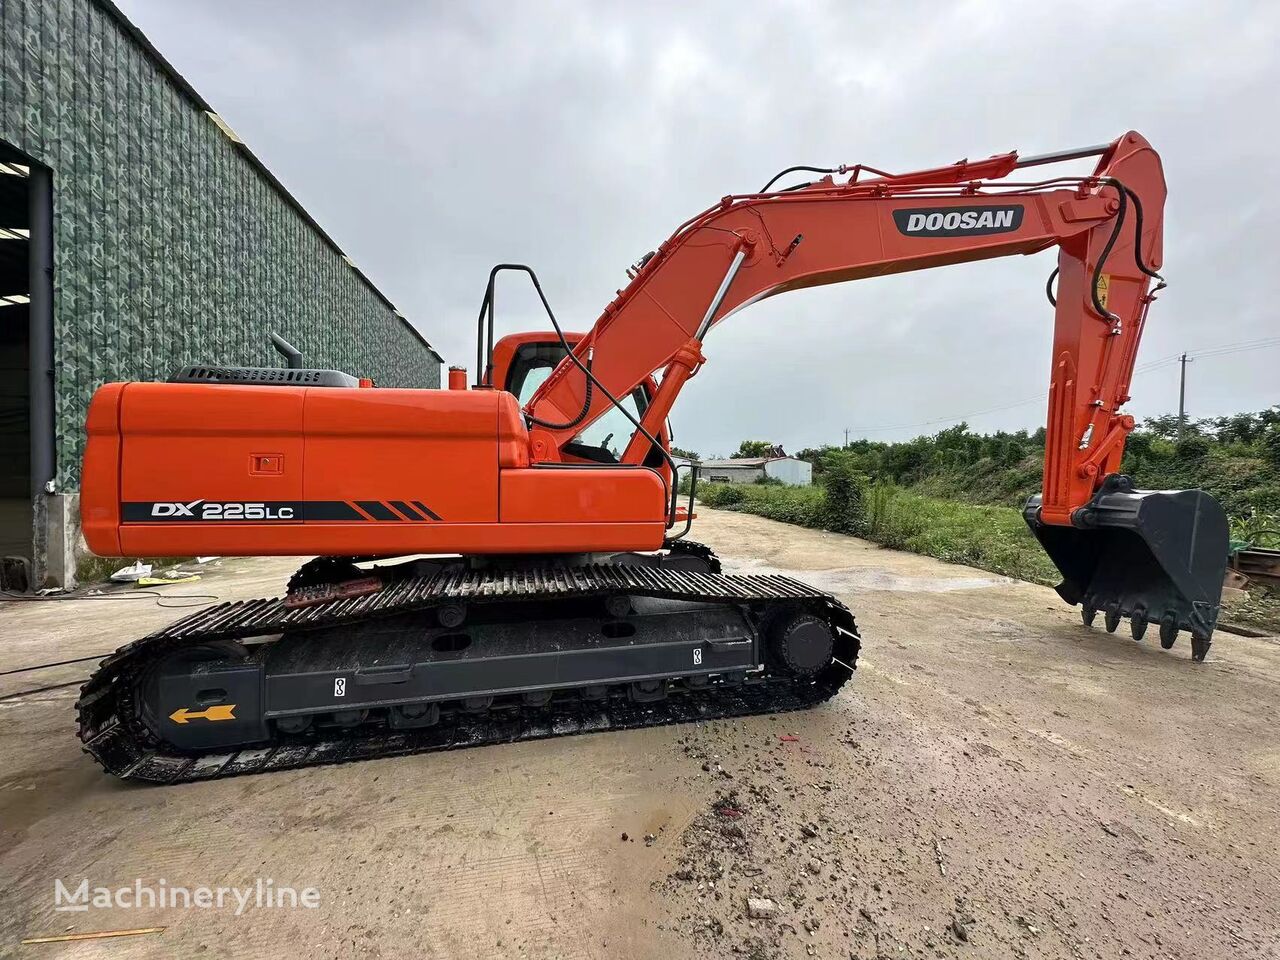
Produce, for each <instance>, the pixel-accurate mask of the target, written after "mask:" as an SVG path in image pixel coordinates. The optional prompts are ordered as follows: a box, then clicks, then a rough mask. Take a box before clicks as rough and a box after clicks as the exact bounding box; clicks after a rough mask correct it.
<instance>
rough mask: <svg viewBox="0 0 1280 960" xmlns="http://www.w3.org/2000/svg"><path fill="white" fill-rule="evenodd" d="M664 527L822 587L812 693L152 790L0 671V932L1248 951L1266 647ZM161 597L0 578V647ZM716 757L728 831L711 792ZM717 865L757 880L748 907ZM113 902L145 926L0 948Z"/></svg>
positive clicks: (477, 945) (337, 947)
mask: <svg viewBox="0 0 1280 960" xmlns="http://www.w3.org/2000/svg"><path fill="white" fill-rule="evenodd" d="M696 533H697V535H698V537H699V538H700V539H703V540H705V541H706V542H709V543H710V544H711V545H712V546H714V547H715V548H716V549H717V550H718V551H719V552H720V553H721V554H722V555H723V556H725V557H727V558H729V567H730V569H741V570H760V569H764V568H777V569H780V570H785V571H787V572H790V573H793V574H795V575H798V576H802V577H805V576H807V577H809V578H810V579H813V580H814V581H815V582H817V583H819V584H821V585H823V586H825V587H827V588H829V589H833V590H835V591H836V592H837V593H838V594H839V595H840V596H841V598H842V599H843V600H844V601H845V602H847V603H848V604H849V605H850V606H851V607H852V608H853V609H854V611H855V612H856V613H857V615H858V617H859V622H860V625H861V626H862V628H863V631H864V635H865V641H866V648H865V655H864V659H863V661H862V663H861V664H860V669H859V671H858V675H857V676H856V677H855V679H854V681H853V682H852V683H851V684H850V685H849V687H847V688H846V690H845V691H843V692H842V693H841V694H840V695H839V696H838V697H837V699H836V700H835V701H833V702H832V703H831V704H829V705H827V706H825V707H823V708H821V709H818V710H814V711H810V712H808V713H805V714H798V715H789V716H785V717H760V718H752V719H749V720H746V721H741V722H734V723H717V724H709V725H691V726H685V727H677V728H663V729H656V730H647V731H635V732H628V733H621V734H606V735H598V736H584V737H573V738H567V739H562V740H556V741H544V742H538V743H527V744H518V745H511V746H504V747H497V748H486V749H481V750H472V751H461V752H455V753H448V754H437V755H431V756H421V757H410V758H397V759H389V760H385V761H373V762H366V763H357V764H352V765H347V766H341V767H329V768H320V769H313V770H308V771H294V772H287V773H280V774H271V775H264V776H258V777H251V778H242V779H235V780H228V781H222V782H217V783H207V784H195V785H189V786H184V787H178V788H148V787H131V786H128V785H123V784H119V783H117V782H115V781H113V780H111V779H109V778H107V777H106V776H104V775H103V774H101V773H100V772H99V771H98V769H97V768H96V766H95V765H94V764H93V763H92V762H91V761H90V760H89V759H88V758H87V757H84V756H83V755H82V754H81V753H80V751H79V744H78V742H77V741H76V740H75V737H74V727H73V718H72V714H71V706H72V703H73V701H74V698H75V688H74V687H70V688H65V689H61V690H51V691H47V692H44V693H39V694H33V695H28V696H19V697H16V698H10V699H3V700H0V956H4V957H7V956H19V957H26V956H31V957H35V956H39V957H98V956H103V957H105V956H110V957H113V958H120V957H172V956H177V955H184V956H189V955H198V954H200V953H206V954H208V955H210V956H219V957H221V956H226V957H278V956H295V955H309V956H317V957H350V956H374V957H377V956H384V955H385V956H393V955H394V956H404V955H408V956H420V957H450V958H453V957H462V958H469V957H475V958H493V957H654V956H671V957H683V956H691V955H697V956H706V957H724V956H729V955H732V954H733V953H734V952H735V951H737V952H739V953H741V954H743V955H748V956H756V957H773V956H778V957H793V956H794V957H808V956H823V957H837V956H839V957H845V956H854V957H874V956H877V955H879V956H888V957H901V956H916V957H919V956H935V955H940V956H953V955H954V956H972V957H976V956H981V957H984V958H985V957H1005V956H1009V957H1022V956H1034V957H1063V958H1075V957H1119V956H1122V955H1133V956H1142V957H1166V956H1172V957H1187V958H1190V957H1207V956H1214V957H1218V956H1223V957H1225V956H1242V957H1243V956H1249V957H1254V956H1256V957H1265V956H1274V955H1280V952H1278V951H1280V947H1278V944H1280V932H1278V931H1280V908H1278V907H1277V903H1280V896H1277V895H1278V894H1280V879H1278V878H1280V854H1278V853H1277V850H1276V844H1275V842H1274V838H1275V837H1276V836H1277V828H1278V827H1280V810H1278V809H1277V805H1276V803H1275V799H1274V798H1275V796H1276V791H1277V788H1280V735H1277V733H1276V729H1275V711H1276V705H1277V700H1278V690H1280V687H1278V681H1280V645H1277V644H1276V643H1274V642H1272V641H1270V640H1267V639H1249V640H1246V639H1243V638H1236V637H1228V636H1223V637H1222V638H1221V639H1220V641H1219V642H1218V643H1216V644H1215V646H1214V649H1213V651H1212V653H1211V655H1210V659H1209V661H1208V662H1207V663H1206V664H1204V665H1202V666H1196V665H1193V664H1192V663H1191V662H1190V661H1189V659H1188V651H1187V649H1186V644H1185V641H1184V643H1183V644H1182V645H1181V647H1180V648H1179V649H1176V650H1175V651H1173V652H1172V653H1165V652H1163V651H1161V650H1160V649H1159V647H1158V645H1156V644H1153V643H1150V642H1148V643H1144V644H1135V643H1133V642H1132V641H1131V640H1129V639H1127V638H1123V637H1121V636H1118V635H1117V636H1108V635H1107V634H1105V633H1104V632H1102V631H1101V630H1096V631H1086V630H1084V629H1083V628H1081V627H1080V626H1079V623H1078V620H1077V619H1076V617H1075V614H1074V613H1073V611H1071V610H1069V609H1068V608H1065V607H1063V606H1062V605H1061V603H1060V602H1059V601H1058V600H1057V599H1056V597H1055V596H1054V595H1053V593H1052V592H1051V591H1049V590H1047V589H1044V588H1040V587H1036V586H1033V585H1028V584H1022V583H1012V582H1008V581H1005V580H1003V579H1002V578H997V577H992V576H990V575H988V574H985V573H983V572H981V571H975V570H971V569H968V568H964V567H955V566H949V565H946V564H941V563H938V562H936V561H932V560H929V559H926V558H922V557H916V556H911V555H907V554H898V553H894V552H891V551H886V550H882V549H879V548H877V547H875V546H873V545H870V544H866V543H864V542H862V541H858V540H855V539H853V538H849V537H841V536H838V535H834V534H824V533H821V532H818V531H809V530H800V529H797V528H794V527H788V526H784V525H781V524H776V523H773V522H771V521H767V520H763V519H759V518H754V517H746V516H739V515H736V514H731V513H723V512H716V511H705V512H704V515H703V518H702V519H700V520H699V522H698V528H697V531H696ZM295 566H296V561H295V560H289V559H253V560H227V561H220V563H219V565H218V566H217V567H214V568H213V569H211V570H210V571H209V573H208V574H207V575H206V577H205V579H204V580H202V581H201V582H200V583H198V584H192V585H183V586H180V587H171V588H164V589H165V591H166V596H167V597H171V598H173V599H169V600H166V601H164V602H165V603H168V604H177V603H183V602H196V600H195V599H191V600H185V601H184V600H180V599H177V596H176V595H179V594H180V595H183V596H190V595H196V594H206V593H207V594H215V595H217V596H218V597H219V598H229V597H249V596H260V595H264V594H265V595H269V594H274V593H278V592H279V590H280V587H281V585H282V583H283V580H284V578H285V577H286V576H287V575H288V573H289V572H290V571H291V570H292V569H293V568H294V567H295ZM180 614H181V611H179V610H174V609H166V608H161V607H159V606H157V605H156V603H155V602H154V598H149V599H139V600H123V601H105V600H99V601H93V600H90V601H73V602H62V601H59V602H52V603H0V638H2V640H0V671H2V670H5V669H11V668H14V667H17V666H21V665H25V664H29V663H35V662H43V661H48V660H55V659H65V658H69V657H74V656H78V655H88V654H91V653H95V652H98V651H103V650H107V649H110V648H113V647H115V646H116V645H118V644H120V643H123V642H126V641H128V640H129V639H132V638H133V637H135V636H138V635H140V634H143V633H146V632H147V631H149V630H151V629H154V628H155V627H157V626H159V625H161V624H163V623H166V622H168V621H170V620H172V619H174V618H175V617H176V616H178V615H180ZM83 672H84V671H83V670H82V669H81V668H79V667H76V666H71V667H66V668H57V669H54V670H50V671H47V672H44V673H42V674H40V675H38V678H37V677H35V676H27V675H21V676H18V677H13V676H9V677H0V696H5V695H8V694H13V693H17V692H20V691H22V690H24V689H30V688H31V687H35V686H43V685H46V684H52V683H57V682H61V681H70V680H73V679H75V678H76V677H78V676H82V675H83ZM781 734H787V735H794V736H795V737H796V738H797V739H795V740H790V739H788V740H783V739H781V736H780V735H781ZM704 765H705V767H706V769H704ZM729 790H733V791H737V792H738V793H737V798H736V799H735V803H738V804H739V805H740V807H741V811H740V814H741V816H740V819H735V821H734V823H735V824H736V825H738V826H740V828H741V835H740V836H739V835H736V834H735V833H734V832H733V831H722V830H721V829H720V827H721V826H722V824H721V823H720V821H718V820H717V819H715V814H714V813H713V812H710V811H711V808H712V807H713V806H714V805H715V804H716V802H717V797H720V798H721V799H723V797H724V795H725V793H726V791H729ZM802 825H804V826H808V825H812V831H813V835H812V836H810V835H809V834H808V833H805V832H801V829H800V828H801V826H802ZM623 833H626V834H627V840H625V841H624V840H623V839H622V835H623ZM647 835H651V836H652V837H653V839H652V840H651V841H650V842H649V843H646V841H645V838H646V836H647ZM814 864H816V865H817V868H818V869H817V870H816V871H815V870H814V869H813V865H814ZM717 871H718V872H717ZM684 877H688V879H683V878H684ZM82 878H83V879H87V880H88V881H89V884H90V885H91V886H96V885H104V886H111V887H119V886H124V885H132V884H134V882H135V881H136V880H140V881H142V883H143V884H147V885H150V886H152V887H157V886H158V885H159V882H160V881H161V880H162V879H163V880H164V881H165V882H166V884H167V885H169V886H172V885H186V886H188V887H196V886H201V885H204V886H209V887H218V886H224V887H239V888H246V887H252V885H253V884H254V882H255V880H257V879H262V880H263V881H264V882H265V881H266V880H268V879H269V880H272V881H273V882H274V884H276V885H290V886H293V887H297V888H302V887H315V888H316V889H317V890H318V891H319V898H320V905H319V906H318V907H317V908H316V909H305V908H299V909H282V908H273V907H265V906H262V907H259V906H250V907H249V908H247V909H245V910H243V911H242V912H240V914H239V915H237V913H236V910H235V906H234V902H229V903H228V904H226V905H224V907H223V908H222V909H217V908H210V909H198V908H192V909H182V908H159V907H156V908H143V909H122V908H119V907H113V908H110V909H92V910H90V911H88V912H85V913H66V912H56V911H55V910H54V883H55V880H61V881H62V882H63V883H64V884H67V885H69V886H72V887H74V886H75V885H76V884H78V883H79V882H80V880H81V879H82ZM717 878H718V879H717ZM712 882H714V883H715V885H714V886H710V885H709V884H711V883H712ZM748 895H752V896H768V897H772V898H774V899H775V900H777V901H778V903H779V905H780V908H781V910H782V913H781V914H780V915H779V916H778V917H777V918H776V919H771V920H751V919H750V918H748V917H746V916H745V913H746V903H745V901H746V897H747V896H748ZM955 922H959V923H960V925H961V926H962V927H963V928H964V930H965V936H966V937H967V939H963V940H962V939H960V938H959V937H958V936H957V935H956V934H955V932H954V930H953V926H952V925H953V923H955ZM143 927H163V928H164V930H163V931H162V932H159V933H152V934H144V935H139V936H135V937H128V938H120V939H113V940H96V941H81V942H72V943H53V944H41V945H31V946H21V945H20V941H21V940H22V939H23V938H25V937H31V936H40V935H51V934H52V935H57V934H64V933H81V932H92V931H111V930H119V929H126V928H143ZM1125 951H1128V953H1127V954H1126V953H1125Z"/></svg>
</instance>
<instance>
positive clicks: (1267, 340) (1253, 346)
mask: <svg viewBox="0 0 1280 960" xmlns="http://www.w3.org/2000/svg"><path fill="white" fill-rule="evenodd" d="M1276 346H1280V337H1262V338H1259V339H1257V340H1237V341H1235V342H1234V343H1223V344H1219V345H1217V346H1216V347H1205V348H1204V349H1203V350H1188V351H1186V352H1185V353H1173V354H1170V355H1169V356H1167V357H1161V358H1160V359H1159V360H1152V361H1149V362H1147V363H1144V364H1142V365H1141V366H1138V367H1135V368H1134V371H1133V376H1135V377H1136V376H1139V375H1141V374H1144V373H1150V372H1151V371H1153V370H1159V369H1161V368H1162V367H1166V366H1169V365H1170V364H1173V363H1180V362H1182V361H1183V358H1184V357H1185V358H1188V359H1191V360H1199V359H1207V358H1210V357H1225V356H1228V355H1230V354H1233V353H1243V352H1244V351H1246V350H1262V349H1266V348H1268V347H1276ZM1048 399H1049V395H1048V394H1047V393H1041V394H1038V395H1037V396H1034V397H1027V398H1026V399H1025V400H1015V401H1013V402H1011V403H1005V404H1001V405H1000V406H996V407H987V408H986V409H984V410H975V411H973V412H971V413H965V414H961V415H960V416H958V417H937V418H935V419H932V420H921V421H919V422H917V423H898V424H893V425H890V426H882V427H850V428H848V430H847V431H846V434H847V433H856V434H863V433H886V432H888V431H891V430H914V429H916V428H918V427H933V426H940V425H942V424H948V423H960V422H961V421H963V420H972V419H974V418H975V417H984V416H986V415H988V414H991V413H1002V412H1003V411H1005V410H1013V409H1016V408H1017V407H1025V406H1026V405H1027V404H1029V403H1043V402H1044V401H1046V400H1048ZM846 445H847V442H846Z"/></svg>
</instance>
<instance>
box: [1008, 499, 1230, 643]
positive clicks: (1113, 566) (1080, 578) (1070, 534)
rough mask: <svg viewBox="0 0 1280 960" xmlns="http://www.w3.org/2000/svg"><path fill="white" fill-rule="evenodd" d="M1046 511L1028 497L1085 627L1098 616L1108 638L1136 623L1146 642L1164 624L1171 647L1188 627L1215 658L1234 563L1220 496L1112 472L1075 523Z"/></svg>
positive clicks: (1029, 515) (1028, 512)
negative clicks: (1148, 485)
mask: <svg viewBox="0 0 1280 960" xmlns="http://www.w3.org/2000/svg"><path fill="white" fill-rule="evenodd" d="M1040 504H1041V497H1040V496H1039V495H1037V496H1034V497H1032V498H1031V499H1030V500H1028V501H1027V505H1026V507H1025V509H1024V510H1023V517H1024V518H1025V520H1026V521H1027V524H1028V525H1029V526H1030V528H1031V531H1032V533H1034V534H1035V536H1036V539H1037V540H1039V541H1040V545H1041V546H1043V547H1044V549H1045V552H1046V553H1048V554H1049V558H1050V559H1051V560H1053V563H1054V565H1055V566H1056V567H1057V568H1058V570H1059V571H1060V572H1061V574H1062V583H1060V584H1059V585H1058V595H1059V596H1061V597H1062V599H1063V600H1065V601H1067V603H1071V604H1077V603H1078V604H1080V605H1081V611H1080V617H1081V620H1082V621H1083V622H1084V623H1085V624H1086V625H1088V624H1091V623H1092V622H1093V618H1094V616H1095V614H1096V612H1097V611H1099V610H1101V611H1102V612H1103V613H1104V615H1105V621H1104V622H1105V624H1106V627H1107V629H1108V630H1109V631H1113V630H1115V629H1116V627H1117V626H1118V625H1119V620H1120V618H1121V617H1129V618H1130V620H1131V621H1133V624H1132V627H1131V628H1132V629H1133V630H1134V638H1135V639H1138V638H1140V637H1141V636H1142V634H1143V632H1144V631H1145V629H1146V626H1145V625H1146V624H1147V623H1157V622H1158V623H1160V624H1161V631H1160V639H1161V645H1163V646H1165V648H1166V649H1168V647H1169V646H1172V645H1173V642H1174V640H1176V638H1177V635H1178V632H1179V631H1181V630H1186V631H1187V632H1188V633H1190V634H1192V636H1193V637H1202V638H1203V639H1204V641H1205V642H1204V644H1203V645H1202V647H1203V650H1204V651H1205V652H1206V653H1207V651H1208V642H1209V641H1210V640H1211V639H1212V637H1213V631H1214V629H1215V628H1216V627H1217V625H1218V613H1219V604H1220V602H1221V599H1222V580H1223V576H1224V575H1225V573H1226V566H1227V518H1226V514H1225V513H1224V512H1223V510H1222V507H1221V506H1220V505H1219V504H1218V502H1217V501H1216V500H1214V499H1213V497H1211V496H1209V495H1208V494H1207V493H1204V492H1203V491H1201V490H1135V489H1134V487H1133V481H1132V480H1131V479H1130V478H1129V477H1126V476H1123V475H1120V474H1112V475H1111V476H1109V477H1107V478H1106V480H1105V481H1104V482H1103V484H1102V486H1101V488H1100V489H1099V490H1098V492H1097V493H1096V494H1095V495H1094V497H1093V499H1092V500H1090V501H1089V502H1088V503H1087V504H1085V506H1083V507H1081V508H1080V509H1079V510H1077V511H1076V512H1075V514H1074V515H1073V516H1072V525H1071V526H1061V525H1056V524H1047V523H1044V522H1043V521H1042V520H1041V518H1040ZM1149 611H1156V613H1150V612H1149ZM1139 621H1140V622H1141V623H1142V624H1143V625H1142V626H1137V623H1138V622H1139ZM1166 623H1168V624H1170V625H1169V626H1166V625H1165V624H1166ZM1193 655H1194V651H1193Z"/></svg>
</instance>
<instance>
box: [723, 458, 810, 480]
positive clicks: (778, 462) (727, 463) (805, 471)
mask: <svg viewBox="0 0 1280 960" xmlns="http://www.w3.org/2000/svg"><path fill="white" fill-rule="evenodd" d="M763 477H770V478H772V479H775V480H781V481H782V482H783V483H785V484H786V485H787V486H789V487H807V486H809V485H810V484H811V483H813V464H811V463H809V462H808V461H807V460H798V459H796V458H795V457H788V456H786V455H785V454H784V455H782V456H777V457H743V458H742V459H738V460H703V461H702V474H701V479H702V480H705V481H708V482H710V483H755V482H756V481H757V480H760V479H762V478H763Z"/></svg>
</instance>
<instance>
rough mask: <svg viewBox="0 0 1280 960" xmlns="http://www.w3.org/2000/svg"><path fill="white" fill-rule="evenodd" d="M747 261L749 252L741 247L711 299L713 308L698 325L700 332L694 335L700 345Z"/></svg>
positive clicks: (711, 307) (710, 307)
mask: <svg viewBox="0 0 1280 960" xmlns="http://www.w3.org/2000/svg"><path fill="white" fill-rule="evenodd" d="M745 259H747V251H746V250H745V249H743V248H742V247H739V248H738V252H737V253H735V254H734V255H733V263H731V264H729V270H728V272H727V273H725V275H724V279H723V280H721V281H720V288H719V289H718V290H716V295H715V296H714V297H712V298H711V306H709V307H707V313H706V316H704V317H703V318H702V323H701V324H699V325H698V332H697V333H695V334H694V335H693V338H694V339H695V340H697V341H698V342H699V343H701V342H702V340H703V338H704V337H705V336H706V335H707V331H708V330H710V329H711V321H712V319H713V318H714V317H715V315H716V311H717V310H719V309H720V304H722V303H724V298H725V296H726V295H727V294H728V293H729V284H731V283H733V278H734V277H736V276H737V275H738V270H739V268H741V266H742V261H743V260H745Z"/></svg>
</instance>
